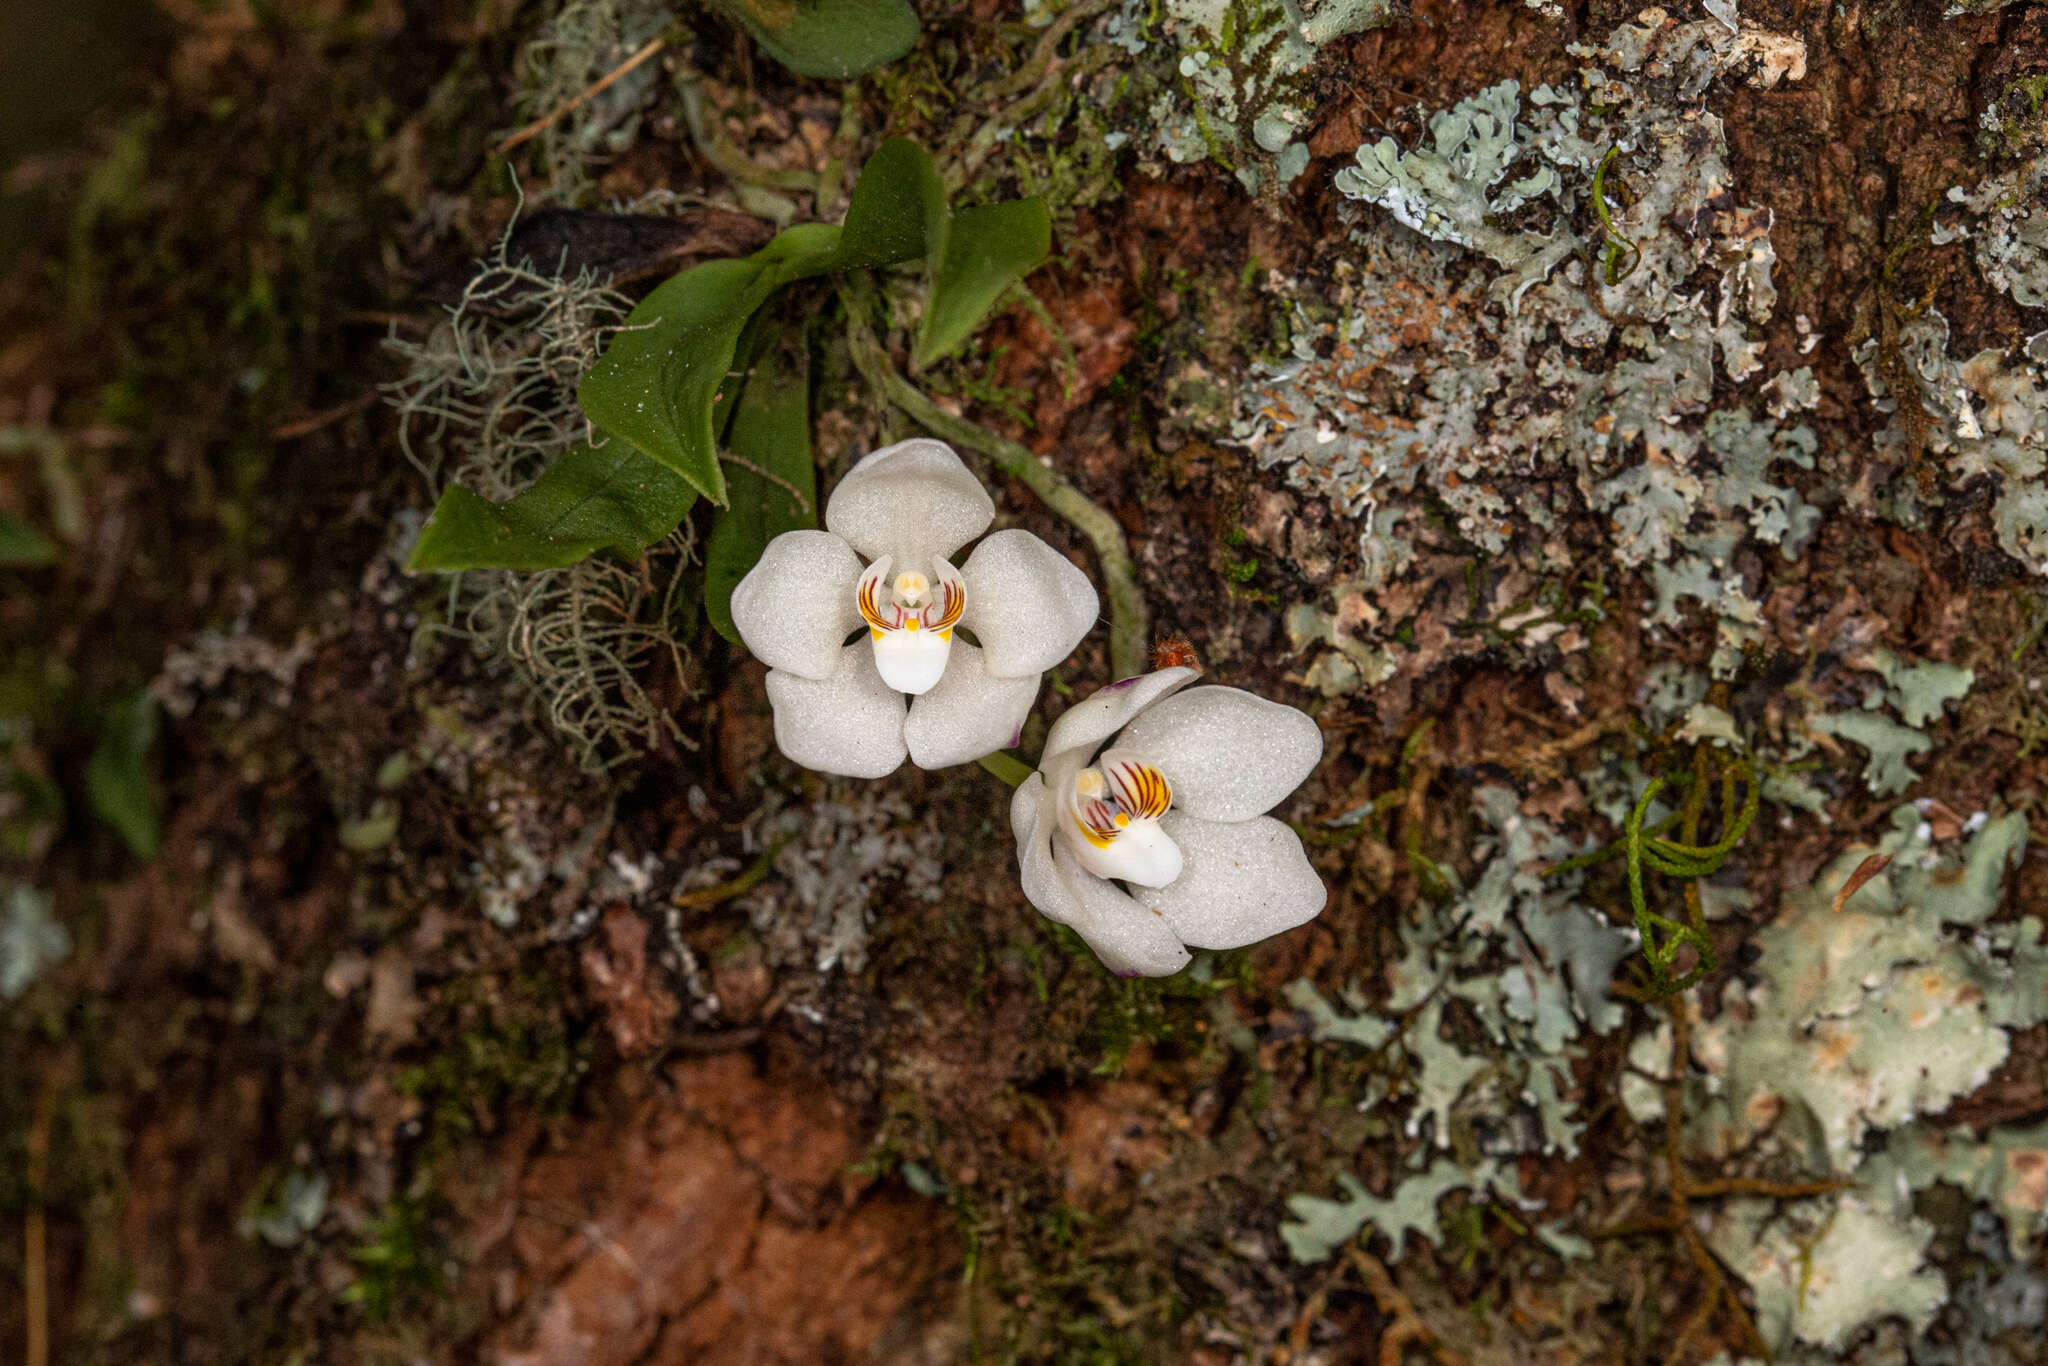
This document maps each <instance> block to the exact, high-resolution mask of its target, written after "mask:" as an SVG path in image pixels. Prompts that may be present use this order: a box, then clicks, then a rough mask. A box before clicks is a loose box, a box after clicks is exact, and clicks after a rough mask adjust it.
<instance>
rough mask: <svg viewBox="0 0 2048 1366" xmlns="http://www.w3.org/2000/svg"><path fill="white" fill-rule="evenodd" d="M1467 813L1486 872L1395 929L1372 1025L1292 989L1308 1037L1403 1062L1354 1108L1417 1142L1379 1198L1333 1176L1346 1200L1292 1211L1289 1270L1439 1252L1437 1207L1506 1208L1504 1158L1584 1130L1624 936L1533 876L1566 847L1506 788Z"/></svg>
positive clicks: (1562, 880)
mask: <svg viewBox="0 0 2048 1366" xmlns="http://www.w3.org/2000/svg"><path fill="white" fill-rule="evenodd" d="M1476 804H1477V808H1478V812H1479V815H1480V817H1481V819H1482V821H1483V822H1484V824H1485V825H1486V827H1487V829H1488V831H1489V832H1490V833H1489V835H1488V837H1487V838H1486V840H1485V841H1484V843H1482V845H1481V847H1480V850H1479V853H1480V856H1481V857H1482V858H1483V859H1484V860H1485V863H1484V866H1483V867H1482V869H1481V870H1480V873H1479V876H1478V877H1477V879H1476V880H1475V881H1474V882H1473V884H1472V886H1471V887H1470V888H1469V889H1463V890H1458V889H1454V894H1453V896H1452V897H1451V899H1450V900H1448V901H1446V902H1442V903H1436V902H1428V903H1425V906H1424V908H1423V911H1424V913H1423V914H1422V915H1421V917H1420V918H1419V919H1418V920H1415V921H1411V922H1410V923H1408V924H1406V925H1404V927H1403V930H1402V943H1403V950H1404V951H1403V954H1402V957H1401V958H1400V960H1399V961H1398V962H1396V963H1394V964H1392V965H1390V966H1389V968H1388V969H1387V983H1388V987H1389V996H1388V999H1387V1000H1386V1002H1385V1003H1384V1004H1383V1005H1382V1006H1381V1007H1380V1008H1379V1011H1378V1013H1374V1012H1371V1011H1367V1010H1366V1009H1365V1008H1364V1005H1363V1002H1362V1001H1361V1000H1356V999H1347V1001H1346V1005H1347V1006H1349V1007H1350V1008H1351V1012H1352V1013H1351V1014H1349V1015H1339V1014H1337V1012H1336V1011H1335V1010H1334V1008H1333V1007H1332V1006H1330V1004H1329V1003H1327V1002H1325V1001H1323V1000H1322V998H1321V997H1320V996H1319V995H1317V994H1316V993H1315V992H1314V989H1313V988H1312V987H1309V986H1308V985H1307V984H1306V983H1301V984H1297V985H1296V986H1295V987H1294V988H1293V989H1292V991H1291V992H1290V997H1289V999H1290V1001H1291V1002H1292V1003H1293V1004H1294V1005H1295V1006H1296V1008H1297V1009H1303V1010H1306V1011H1308V1012H1309V1013H1310V1014H1311V1016H1312V1018H1314V1019H1315V1020H1316V1022H1317V1037H1319V1038H1333V1039H1340V1040H1344V1041H1347V1042H1355V1043H1359V1044H1363V1045H1365V1046H1368V1047H1375V1048H1377V1047H1389V1048H1396V1049H1398V1050H1400V1051H1401V1053H1402V1054H1404V1055H1405V1056H1406V1058H1407V1060H1408V1064H1409V1065H1408V1067H1407V1069H1406V1070H1405V1071H1404V1072H1403V1073H1402V1074H1401V1079H1400V1080H1398V1081H1390V1080H1389V1079H1387V1078H1386V1077H1383V1076H1380V1075H1378V1074H1375V1075H1374V1076H1372V1077H1371V1078H1369V1079H1368V1083H1367V1084H1368V1090H1367V1092H1366V1094H1365V1095H1364V1096H1363V1097H1361V1099H1360V1102H1359V1103H1360V1106H1361V1108H1363V1107H1365V1106H1368V1105H1374V1106H1377V1105H1396V1104H1398V1105H1405V1106H1407V1111H1408V1114H1407V1121H1406V1124H1405V1126H1404V1128H1405V1130H1406V1132H1407V1133H1408V1134H1409V1135H1410V1136H1412V1137H1418V1138H1424V1139H1425V1140H1426V1142H1425V1144H1424V1145H1423V1146H1421V1147H1419V1148H1418V1149H1417V1150H1416V1151H1415V1152H1414V1153H1413V1154H1412V1155H1411V1162H1410V1167H1411V1170H1409V1171H1408V1172H1407V1173H1405V1174H1404V1175H1403V1176H1402V1177H1401V1178H1400V1180H1399V1181H1398V1182H1397V1184H1396V1186H1395V1188H1394V1191H1393V1193H1392V1195H1391V1196H1389V1197H1387V1198H1385V1199H1380V1198H1378V1197H1374V1196H1371V1195H1368V1194H1367V1193H1366V1192H1365V1190H1364V1188H1363V1187H1362V1186H1360V1185H1359V1184H1358V1183H1357V1182H1356V1181H1355V1180H1354V1179H1352V1178H1350V1177H1349V1176H1342V1175H1340V1178H1339V1179H1340V1181H1342V1183H1343V1184H1344V1185H1345V1187H1346V1189H1347V1190H1348V1191H1349V1192H1350V1195H1349V1198H1347V1199H1345V1200H1341V1201H1331V1200H1326V1199H1322V1198H1320V1197H1317V1196H1313V1195H1302V1196H1297V1197H1295V1198H1294V1199H1292V1200H1290V1201H1289V1208H1290V1209H1291V1210H1292V1211H1293V1213H1294V1215H1295V1220H1294V1222H1292V1223H1290V1224H1288V1225H1286V1226H1285V1227H1284V1228H1283V1229H1282V1235H1283V1237H1285V1238H1286V1240H1287V1243H1288V1246H1289V1248H1290V1249H1291V1250H1292V1251H1293V1252H1294V1254H1295V1255H1296V1256H1297V1257H1298V1258H1300V1259H1302V1260H1316V1259H1317V1258H1319V1257H1322V1256H1327V1255H1328V1252H1329V1250H1330V1249H1331V1248H1333V1247H1335V1246H1336V1245H1338V1244H1339V1243H1341V1242H1343V1241H1344V1240H1346V1239H1348V1238H1350V1237H1352V1236H1355V1235H1356V1234H1357V1233H1358V1232H1360V1231H1361V1230H1365V1229H1371V1230H1374V1231H1377V1232H1381V1233H1384V1234H1386V1235H1388V1236H1389V1237H1390V1238H1392V1239H1393V1241H1394V1254H1393V1255H1395V1256H1396V1257H1398V1256H1399V1255H1400V1252H1401V1247H1402V1245H1403V1242H1404V1240H1405V1237H1406V1235H1407V1234H1408V1233H1409V1232H1414V1233H1419V1234H1421V1235H1422V1236H1424V1237H1427V1238H1429V1239H1430V1240H1431V1241H1433V1242H1441V1241H1442V1232H1441V1230H1440V1228H1439V1227H1438V1224H1437V1219H1436V1212H1435V1211H1436V1204H1437V1201H1438V1200H1439V1199H1440V1198H1441V1197H1442V1196H1444V1195H1446V1194H1449V1193H1450V1192H1451V1191H1454V1190H1470V1191H1474V1192H1477V1193H1481V1194H1487V1193H1490V1194H1492V1195H1494V1196H1497V1197H1498V1198H1500V1199H1502V1200H1504V1201H1510V1202H1516V1201H1519V1200H1520V1199H1521V1190H1520V1187H1519V1185H1518V1183H1517V1182H1516V1181H1515V1178H1514V1168H1513V1166H1512V1165H1511V1164H1509V1163H1507V1162H1506V1161H1505V1159H1506V1158H1509V1157H1511V1156H1514V1155H1519V1154H1525V1153H1552V1152H1556V1153H1563V1154H1566V1155H1571V1154H1574V1153H1576V1152H1577V1151H1578V1144H1579V1137H1580V1135H1581V1133H1583V1131H1584V1129H1585V1122H1584V1120H1583V1119H1582V1118H1581V1117H1580V1113H1579V1106H1580V1096H1579V1092H1578V1088H1577V1086H1576V1083H1575V1082H1574V1080H1573V1068H1574V1065H1575V1064H1576V1063H1578V1062H1579V1061H1581V1060H1582V1059H1583V1058H1584V1056H1585V1047H1586V1045H1585V1040H1586V1037H1587V1036H1588V1035H1590V1034H1602V1033H1606V1032H1609V1031H1611V1030H1613V1029H1615V1028H1617V1027H1618V1026H1619V1025H1620V1024H1621V1022H1622V1019H1623V1011H1622V1009H1621V1006H1620V1003H1619V1002H1617V1001H1615V1000H1614V999H1613V998H1612V997H1611V996H1610V995H1609V992H1608V988H1609V986H1610V984H1611V983H1612V981H1613V978H1614V972H1615V969H1616V968H1617V967H1618V966H1619V965H1620V963H1621V961H1622V960H1623V959H1624V958H1626V957H1627V956H1628V955H1629V954H1630V953H1632V952H1633V951H1634V949H1635V946H1636V939H1635V936H1634V934H1633V933H1632V932H1629V931H1626V930H1621V929H1617V928H1616V927H1614V926H1613V925H1610V924H1609V923H1607V921H1606V920H1605V919H1604V918H1602V917H1601V916H1599V915H1597V914H1596V913H1594V912H1593V911H1591V910H1589V909H1588V908H1586V907H1585V906H1583V905H1581V904H1579V901H1578V898H1577V891H1578V885H1579V878H1578V876H1577V875H1575V874H1567V875H1565V876H1562V877H1556V878H1549V879H1546V878H1545V877H1544V876H1543V869H1544V868H1545V867H1546V866H1547V865H1549V864H1551V863H1554V862H1556V861H1558V860H1561V859H1563V858H1566V857H1569V856H1570V855H1572V854H1574V853H1577V852H1580V851H1579V849H1578V848H1577V847H1576V846H1574V845H1573V844H1572V843H1571V842H1570V841H1568V840H1566V839H1564V838H1562V837H1561V836H1559V835H1558V834H1557V833H1556V832H1555V831H1554V830H1553V829H1552V828H1551V827H1550V826H1549V825H1548V824H1546V823H1545V822H1543V821H1542V820H1539V819H1537V818H1536V817H1533V816H1528V815H1525V814H1523V813H1522V812H1521V811H1520V810H1519V804H1518V801H1517V799H1516V798H1515V796H1514V794H1513V793H1511V792H1509V791H1508V790H1507V789H1506V788H1502V787H1486V788H1482V789H1481V790H1480V792H1479V794H1478V797H1477V799H1476ZM1453 1002H1456V1003H1458V1006H1459V1013H1460V1014H1463V1015H1467V1016H1469V1018H1470V1019H1472V1020H1474V1021H1476V1022H1477V1024H1478V1025H1479V1033H1478V1034H1477V1035H1476V1036H1475V1035H1471V1034H1469V1033H1464V1032H1461V1031H1460V1030H1459V1029H1458V1028H1456V1027H1454V1026H1453V1025H1452V1024H1451V1021H1450V1018H1449V1011H1448V1008H1449V1007H1450V1006H1451V1004H1452V1003H1453ZM1454 1140H1455V1141H1454ZM1432 1149H1434V1150H1435V1151H1436V1155H1435V1156H1434V1158H1433V1159H1432V1157H1431V1152H1432ZM1538 1232H1539V1233H1540V1234H1541V1235H1542V1236H1543V1238H1544V1240H1545V1242H1546V1243H1548V1244H1549V1245H1550V1246H1551V1247H1553V1249H1555V1250H1557V1251H1559V1252H1560V1254H1561V1255H1579V1254H1580V1252H1581V1251H1582V1245H1581V1244H1580V1243H1579V1242H1578V1241H1577V1240H1576V1239H1574V1238H1573V1237H1571V1235H1569V1234H1567V1233H1565V1232H1563V1231H1562V1230H1561V1229H1559V1228H1556V1227H1553V1226H1549V1225H1546V1226H1545V1227H1544V1228H1542V1229H1539V1230H1538Z"/></svg>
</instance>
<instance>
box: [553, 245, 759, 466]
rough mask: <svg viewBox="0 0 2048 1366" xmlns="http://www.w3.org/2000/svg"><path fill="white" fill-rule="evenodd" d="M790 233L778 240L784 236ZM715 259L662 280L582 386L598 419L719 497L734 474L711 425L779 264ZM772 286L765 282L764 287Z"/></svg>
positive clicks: (580, 396)
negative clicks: (724, 471)
mask: <svg viewBox="0 0 2048 1366" xmlns="http://www.w3.org/2000/svg"><path fill="white" fill-rule="evenodd" d="M781 240H782V239H781V236H778V237H777V238H776V242H780V241H781ZM776 242H771V243H769V244H768V246H767V247H764V248H763V249H762V250H761V251H760V252H758V253H756V254H755V255H753V256H750V257H747V258H746V259H745V260H736V261H706V262H704V263H703V264H702V265H696V266H692V267H690V268H689V269H688V270H686V271H684V272H683V273H682V274H680V275H678V276H676V277H675V278H674V279H672V280H669V281H667V282H666V283H664V284H662V285H661V286H659V287H658V288H657V289H656V290H655V291H654V292H653V293H652V294H650V295H648V296H647V297H646V298H645V299H642V300H641V301H640V305H639V307H637V308H635V309H634V310H633V311H632V312H631V313H630V314H628V315H627V316H626V325H625V328H624V330H622V331H621V332H620V333H619V334H618V336H617V337H615V338H614V339H613V341H612V344H611V345H610V346H609V347H607V348H606V349H605V353H604V355H602V356H600V357H599V358H598V361H597V364H596V365H593V366H592V367H591V368H590V372H589V373H588V374H586V375H584V377H583V382H582V383H581V384H579V385H577V386H576V399H577V402H579V403H581V404H582V405H583V411H584V412H585V413H587V414H588V415H589V417H590V420H591V421H593V422H595V423H596V424H597V425H598V426H599V427H602V428H603V429H604V430H605V431H607V432H609V433H611V434H612V435H613V436H615V437H618V438H620V439H622V440H624V441H626V442H628V443H630V444H631V445H633V446H636V447H638V448H639V449H640V450H641V451H642V452H644V453H645V454H647V455H648V456H650V457H652V458H653V459H654V460H656V461H658V462H659V463H661V464H663V465H666V466H667V467H668V468H669V469H671V470H673V471H675V472H676V473H677V474H679V475H681V476H682V477H683V478H684V479H685V480H687V481H689V484H690V487H692V488H694V489H696V490H697V491H698V492H699V493H701V494H703V495H704V496H705V497H707V498H709V499H710V500H711V501H712V502H714V503H723V502H725V479H724V476H723V475H721V474H720V472H719V469H718V448H717V443H716V441H715V440H714V438H713V434H712V430H711V413H712V407H713V401H714V400H715V399H716V398H717V396H718V386H719V385H720V384H721V383H723V382H724V380H725V372H726V371H727V370H729V369H731V368H732V352H733V346H734V344H735V343H736V342H737V341H738V340H739V335H740V329H741V328H743V327H745V326H746V323H747V319H748V318H749V317H751V316H752V315H753V312H754V310H755V309H756V308H759V307H760V306H761V301H762V300H763V299H765V298H767V297H768V295H769V293H770V292H771V291H772V290H773V289H774V287H775V280H774V274H775V270H776V265H777V263H774V262H768V261H763V260H762V259H761V257H762V256H764V255H765V254H766V253H767V252H768V251H769V250H771V249H772V248H773V247H774V246H775V245H776ZM764 283H765V286H766V287H765V288H764V287H763V286H764Z"/></svg>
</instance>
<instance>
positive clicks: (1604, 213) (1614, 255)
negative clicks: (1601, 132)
mask: <svg viewBox="0 0 2048 1366" xmlns="http://www.w3.org/2000/svg"><path fill="white" fill-rule="evenodd" d="M1620 155H1621V148H1620V147H1618V146H1616V147H1610V148H1608V149H1607V155H1606V156H1604V157H1601V158H1600V164H1599V165H1598V166H1597V167H1595V168H1594V170H1593V212H1594V213H1596V214H1598V215H1599V216H1600V227H1601V229H1602V230H1603V231H1604V232H1605V233H1606V234H1607V251H1606V255H1605V256H1604V257H1603V258H1602V262H1601V267H1600V270H1601V277H1602V278H1603V279H1605V280H1606V281H1607V283H1608V284H1609V285H1618V284H1620V283H1621V282H1622V281H1623V280H1626V279H1627V278H1628V277H1629V276H1631V275H1633V274H1635V270H1636V267H1637V266H1639V265H1641V264H1642V261H1643V251H1642V248H1641V247H1638V246H1637V245H1636V244H1635V243H1634V242H1631V241H1630V240H1629V239H1628V238H1626V237H1623V236H1622V235H1621V232H1620V230H1619V229H1617V228H1616V227H1615V226H1614V219H1613V218H1612V217H1611V216H1610V215H1609V213H1608V210H1607V168H1608V167H1609V166H1611V165H1613V164H1614V159H1615V158H1616V157H1618V156H1620ZM1623 252H1626V253H1628V265H1627V266H1626V267H1624V266H1622V265H1621V257H1622V253H1623Z"/></svg>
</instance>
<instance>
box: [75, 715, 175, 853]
mask: <svg viewBox="0 0 2048 1366" xmlns="http://www.w3.org/2000/svg"><path fill="white" fill-rule="evenodd" d="M156 731H157V710H156V699H155V698H154V697H151V696H150V695H149V694H148V693H147V692H140V691H138V692H134V693H131V694H129V695H128V696H127V697H125V698H123V699H122V700H121V701H120V702H118V703H116V704H115V705H114V707H113V708H112V709H111V710H110V711H108V713H107V714H106V716H105V717H104V718H103V719H102V720H101V722H100V738H99V743H98V745H96V746H95V747H94V749H93V752H92V759H91V761H90V762H89V763H88V764H87V765H86V770H85V787H86V796H87V797H88V798H90V799H91V801H92V809H93V813H94V814H95V815H97V816H98V817H99V818H100V819H101V820H103V821H105V822H106V823H107V824H108V825H111V826H113V827H114V829H115V831H116V832H117V833H119V835H120V836H121V838H122V839H124V840H126V841H127V842H128V847H129V848H130V849H133V850H134V851H135V853H136V856H137V857H138V858H153V857H154V856H155V855H156V851H157V846H158V844H159V843H161V841H162V830H161V827H160V826H159V824H158V819H157V809H156V795H155V793H154V792H153V791H152V789H151V787H150V780H149V751H150V749H151V748H152V747H153V746H154V745H155V744H156Z"/></svg>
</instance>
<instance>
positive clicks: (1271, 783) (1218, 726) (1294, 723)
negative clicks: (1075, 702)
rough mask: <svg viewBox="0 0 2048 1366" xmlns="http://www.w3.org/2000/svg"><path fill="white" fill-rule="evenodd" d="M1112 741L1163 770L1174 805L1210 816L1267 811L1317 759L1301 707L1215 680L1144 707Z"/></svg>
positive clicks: (1238, 817)
mask: <svg viewBox="0 0 2048 1366" xmlns="http://www.w3.org/2000/svg"><path fill="white" fill-rule="evenodd" d="M1062 719H1064V718H1062ZM1117 744H1118V746H1119V747H1120V748H1123V749H1127V750H1132V751H1134V752H1136V753H1139V754H1142V755H1144V756H1145V757H1146V758H1147V759H1149V760H1150V761H1151V762H1152V763H1153V764H1154V765H1155V766H1156V767H1157V768H1158V769H1159V771H1160V772H1161V773H1164V774H1165V775H1166V781H1167V782H1169V783H1171V784H1172V785H1173V804H1174V806H1175V807H1176V808H1177V809H1179V810H1181V811H1184V812H1186V813H1188V814H1190V815H1195V816H1204V817H1207V818H1208V819H1210V820H1212V821H1242V820H1246V819H1248V818H1250V817H1252V816H1256V815H1259V814H1260V813H1261V812H1264V811H1270V810H1271V809H1272V808H1273V807H1275V806H1277V805H1279V804H1280V802H1281V801H1282V800H1284V799H1285V798H1286V796H1287V794H1288V793H1290V792H1292V791H1294V789H1295V788H1297V787H1299V786H1301V783H1302V780H1303V779H1305V778H1307V777H1308V775H1309V774H1310V773H1312V772H1314V771H1315V766H1316V765H1317V764H1318V763H1319V762H1321V760H1322V757H1323V732H1322V730H1321V728H1320V727H1318V726H1317V725H1316V723H1315V719H1314V718H1313V717H1311V716H1309V715H1308V714H1307V713H1305V712H1300V711H1297V710H1295V709H1294V708H1293V707H1289V706H1285V705H1283V704H1281V703H1279V702H1270V701H1268V700H1266V699H1265V698H1263V697H1257V696H1254V695H1253V694H1251V693H1248V692H1245V691H1244V690H1242V689H1240V688H1221V687H1214V686H1211V687H1203V688H1192V689H1190V690H1188V691H1187V692H1184V693H1181V694H1179V695H1178V696H1174V697H1169V698H1166V699H1164V700H1163V701H1160V702H1157V703H1154V704H1153V705H1152V706H1150V707H1147V708H1146V709H1145V711H1144V713H1143V714H1142V715H1140V716H1139V717H1138V718H1137V719H1136V720H1134V721H1132V722H1131V723H1130V725H1129V726H1127V727H1125V729H1124V733H1123V734H1122V736H1120V737H1119V738H1118V740H1117Z"/></svg>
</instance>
